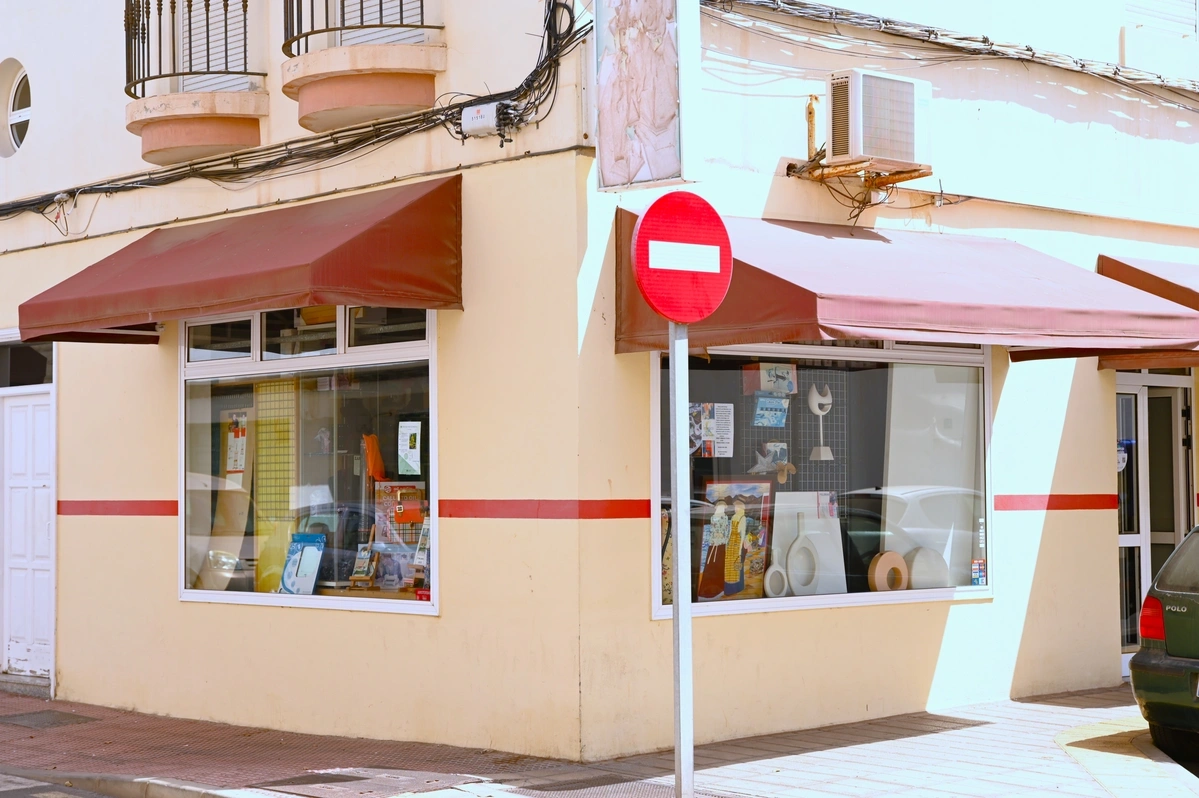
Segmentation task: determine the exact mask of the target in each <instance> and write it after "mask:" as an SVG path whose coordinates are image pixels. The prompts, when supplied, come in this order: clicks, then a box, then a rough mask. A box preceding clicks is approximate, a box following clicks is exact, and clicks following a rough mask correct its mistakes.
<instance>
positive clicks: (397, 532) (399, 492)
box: [375, 482, 425, 545]
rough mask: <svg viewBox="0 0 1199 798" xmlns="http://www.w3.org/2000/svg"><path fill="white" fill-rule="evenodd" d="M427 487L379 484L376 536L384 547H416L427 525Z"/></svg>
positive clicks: (406, 483)
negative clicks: (386, 544) (389, 544)
mask: <svg viewBox="0 0 1199 798" xmlns="http://www.w3.org/2000/svg"><path fill="white" fill-rule="evenodd" d="M424 498H425V483H423V482H376V483H375V536H376V539H377V540H379V541H381V542H383V543H404V544H408V545H412V544H415V543H417V542H418V541H419V540H420V534H421V526H422V524H423V522H424V521H425V508H424V504H425V502H424Z"/></svg>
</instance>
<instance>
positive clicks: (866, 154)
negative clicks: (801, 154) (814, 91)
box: [825, 69, 932, 172]
mask: <svg viewBox="0 0 1199 798" xmlns="http://www.w3.org/2000/svg"><path fill="white" fill-rule="evenodd" d="M828 98H829V110H828V138H827V139H825V141H827V142H828V144H827V151H826V153H825V163H826V164H828V165H829V166H836V165H838V164H844V163H852V162H854V161H864V160H871V161H873V162H874V165H875V168H880V169H882V170H885V171H893V172H895V171H901V170H907V169H919V168H921V167H924V166H927V165H928V164H930V163H931V162H932V153H931V152H929V129H928V109H929V101H930V100H931V99H932V84H931V83H929V82H928V81H927V80H916V79H914V78H908V77H900V76H898V75H891V74H888V73H886V72H871V71H869V70H866V69H848V70H845V71H843V72H834V73H833V74H832V75H831V76H829V82H828Z"/></svg>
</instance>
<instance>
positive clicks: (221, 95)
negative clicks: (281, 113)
mask: <svg viewBox="0 0 1199 798" xmlns="http://www.w3.org/2000/svg"><path fill="white" fill-rule="evenodd" d="M268 108H269V100H268V97H267V94H266V92H251V91H241V92H232V91H231V92H187V93H182V94H161V95H158V96H156V97H147V98H145V99H144V100H135V101H134V102H131V103H129V105H128V106H126V108H125V120H126V124H125V127H126V129H128V130H129V132H131V133H135V134H137V135H138V136H141V139H142V159H143V160H145V161H148V162H150V163H152V164H158V165H159V166H167V165H170V164H175V163H183V162H184V161H194V160H196V159H198V158H207V157H210V156H213V155H222V154H224V153H227V152H234V151H236V150H244V149H246V148H247V147H257V146H258V145H259V144H261V143H262V137H261V134H260V132H259V124H258V120H259V119H261V118H262V117H264V116H266V115H267V111H268Z"/></svg>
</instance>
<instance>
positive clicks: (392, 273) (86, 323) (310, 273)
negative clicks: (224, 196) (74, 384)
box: [20, 175, 462, 343]
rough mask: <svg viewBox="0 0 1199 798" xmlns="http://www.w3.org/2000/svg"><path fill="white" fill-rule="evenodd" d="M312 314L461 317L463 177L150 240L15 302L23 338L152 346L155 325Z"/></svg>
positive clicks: (168, 231) (171, 231) (181, 229)
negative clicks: (363, 310)
mask: <svg viewBox="0 0 1199 798" xmlns="http://www.w3.org/2000/svg"><path fill="white" fill-rule="evenodd" d="M313 305H367V306H377V307H394V308H458V309H460V308H461V307H462V178H461V177H460V176H457V175H455V176H453V177H447V178H442V179H438V180H429V181H426V182H423V183H416V184H412V185H407V186H401V187H399V188H391V189H385V190H382V191H372V192H369V193H365V194H356V195H353V196H349V197H339V198H337V199H330V200H324V201H321V202H312V203H308V204H304V205H295V206H290V207H286V208H279V209H277V210H271V211H265V212H262V213H253V214H247V215H244V216H236V217H233V218H228V219H221V220H218V221H212V222H201V223H198V224H189V225H180V226H177V227H167V228H162V229H159V230H155V231H154V232H152V233H150V234H149V235H147V236H145V237H144V238H141V239H139V240H137V241H135V242H134V243H132V244H130V245H129V246H127V247H125V248H124V249H121V250H119V251H117V252H115V253H113V254H112V255H110V256H108V257H107V258H104V259H103V260H101V261H98V262H97V263H95V264H93V265H91V266H89V267H87V268H86V269H84V270H83V271H81V272H79V273H78V274H75V275H73V276H71V277H69V278H67V279H66V280H64V281H62V282H61V283H59V284H58V285H56V286H54V287H53V288H51V289H49V290H47V291H44V292H43V293H41V294H39V295H37V296H35V297H33V298H32V299H30V300H29V301H27V302H25V303H23V304H22V305H21V307H20V325H21V338H22V339H23V340H26V341H109V342H146V343H153V342H155V341H156V340H157V336H155V335H154V334H153V332H152V331H153V329H154V328H153V325H154V324H156V323H158V322H166V321H176V320H180V319H188V318H197V317H203V316H214V315H218V314H225V313H241V312H247V311H253V310H267V309H271V308H289V307H309V306H313ZM147 330H148V331H150V334H149V335H147V334H146V332H145V331H147Z"/></svg>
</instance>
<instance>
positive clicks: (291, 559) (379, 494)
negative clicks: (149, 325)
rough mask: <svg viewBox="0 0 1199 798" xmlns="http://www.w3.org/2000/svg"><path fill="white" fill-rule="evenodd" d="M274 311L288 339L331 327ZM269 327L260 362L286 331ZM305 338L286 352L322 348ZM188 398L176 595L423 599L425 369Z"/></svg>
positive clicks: (427, 566)
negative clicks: (180, 574)
mask: <svg viewBox="0 0 1199 798" xmlns="http://www.w3.org/2000/svg"><path fill="white" fill-rule="evenodd" d="M283 313H286V314H287V315H288V319H289V321H288V323H289V324H290V323H291V322H292V321H295V322H297V324H296V326H295V327H291V328H286V329H293V330H303V329H305V328H312V327H322V325H324V324H327V323H330V322H328V321H326V320H325V318H324V317H322V316H320V315H319V314H317V315H311V318H309V320H308V323H304V322H303V318H304V317H303V316H302V315H296V316H292V313H293V312H292V311H284V312H283ZM274 316H275V314H274V313H264V314H263V319H264V335H265V336H266V338H265V340H264V355H265V356H269V355H267V354H266V353H267V352H268V351H269V349H268V347H270V346H271V345H272V344H271V343H270V337H271V336H272V335H275V336H277V335H278V333H279V332H280V331H281V330H282V329H285V328H283V327H280V326H278V325H276V324H275V321H276V320H275V319H274ZM307 334H308V333H304V332H299V333H297V334H296V335H293V336H282V337H287V338H296V339H297V340H296V341H295V342H294V344H295V345H296V346H297V347H298V348H297V350H295V351H291V352H289V353H287V354H292V355H298V354H310V353H311V351H303V350H308V349H309V342H310V341H311V342H312V344H313V345H314V346H316V345H322V344H321V343H320V341H321V339H320V338H319V337H313V338H312V339H308V338H307V337H306V335H307ZM292 345H293V344H292V343H291V342H289V343H288V344H287V346H292ZM284 356H286V355H284ZM185 392H186V411H185V421H186V433H185V464H186V505H185V520H184V524H185V530H184V534H185V540H186V547H185V574H184V579H185V587H186V588H188V589H194V590H206V591H247V592H257V593H290V594H297V595H314V594H315V595H323V596H359V597H370V598H386V599H407V600H412V601H428V600H429V598H430V590H431V575H432V573H433V571H432V568H431V565H432V563H431V558H432V552H431V542H430V511H429V492H428V489H429V480H430V478H431V475H430V466H429V463H430V457H429V439H430V435H429V431H430V430H429V424H430V415H429V407H430V404H429V367H428V364H427V363H426V362H423V361H421V362H413V363H404V364H397V365H386V366H364V367H352V368H351V367H342V368H330V369H317V370H308V371H293V372H284V373H276V374H270V375H264V376H244V377H222V378H215V379H199V380H195V379H193V380H188V381H187V382H186V386H185Z"/></svg>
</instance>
